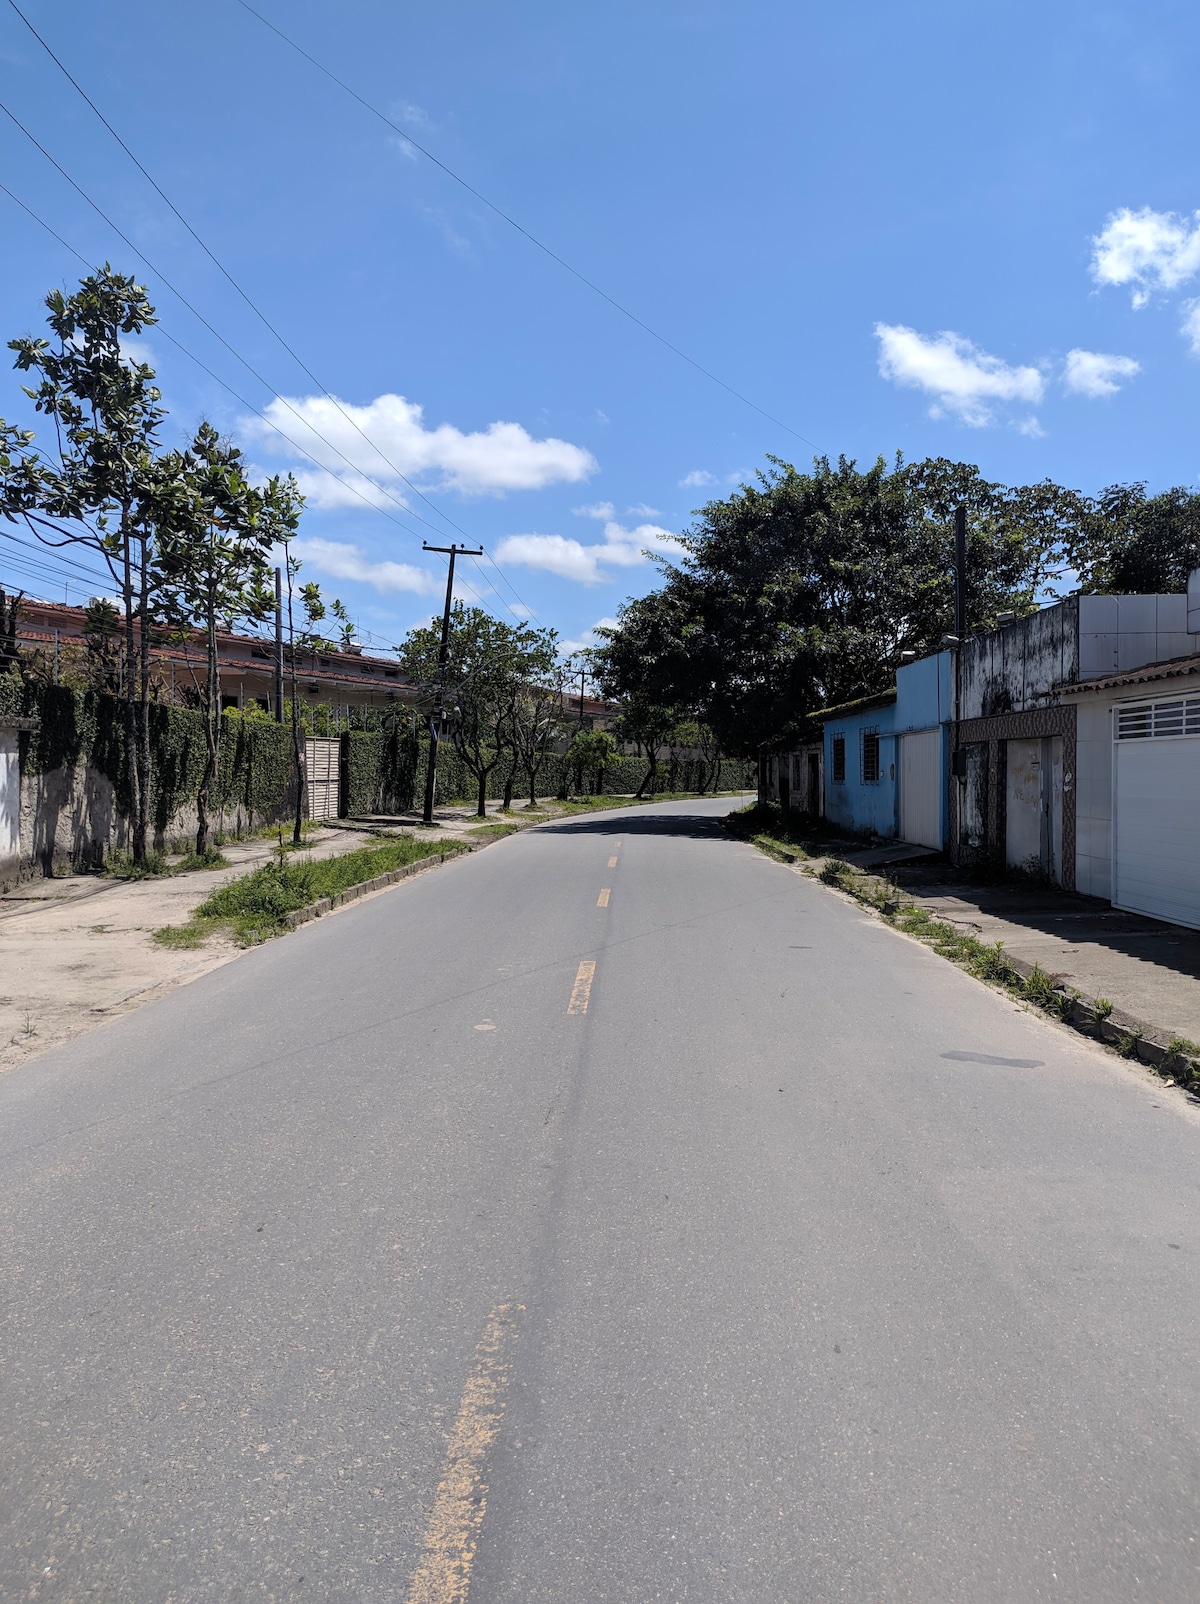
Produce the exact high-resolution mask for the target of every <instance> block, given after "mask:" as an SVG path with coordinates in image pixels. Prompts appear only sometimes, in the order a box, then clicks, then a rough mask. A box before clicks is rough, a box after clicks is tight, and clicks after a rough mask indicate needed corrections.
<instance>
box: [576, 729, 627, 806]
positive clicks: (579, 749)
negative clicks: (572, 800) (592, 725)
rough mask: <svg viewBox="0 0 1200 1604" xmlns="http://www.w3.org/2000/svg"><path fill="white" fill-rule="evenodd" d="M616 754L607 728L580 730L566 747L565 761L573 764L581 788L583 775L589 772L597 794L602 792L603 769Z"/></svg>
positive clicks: (615, 745) (615, 744)
mask: <svg viewBox="0 0 1200 1604" xmlns="http://www.w3.org/2000/svg"><path fill="white" fill-rule="evenodd" d="M616 755H617V743H616V741H615V739H614V738H613V737H612V736H611V735H610V734H609V733H608V731H607V730H580V731H578V733H577V734H576V735H575V737H574V739H573V740H572V742H571V744H570V746H569V747H568V748H567V762H568V763H569V764H573V765H574V767H575V770H576V773H577V774H578V776H579V789H580V790H581V791H582V790H583V777H584V775H585V774H590V775H591V776H592V778H593V780H594V781H595V789H596V792H597V793H598V794H599V795H601V796H602V795H603V794H604V771H605V769H606V768H607V767H608V765H609V764H610V763H611V762H612V761H613V759H614V758H615V757H616Z"/></svg>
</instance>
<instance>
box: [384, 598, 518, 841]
mask: <svg viewBox="0 0 1200 1604" xmlns="http://www.w3.org/2000/svg"><path fill="white" fill-rule="evenodd" d="M531 633H533V632H532V631H530V630H529V629H528V628H527V626H513V625H512V624H506V623H503V622H502V621H501V620H499V619H496V618H492V617H491V615H490V614H488V613H485V612H484V611H483V609H482V608H480V607H464V606H463V605H462V604H461V603H456V604H455V606H454V607H453V609H452V610H451V614H450V637H449V649H448V654H447V659H446V671H445V691H446V703H447V705H448V706H450V707H451V708H452V709H453V711H452V713H451V715H450V718H451V728H450V733H451V738H452V740H453V742H454V747H455V750H456V751H457V752H458V755H459V756H460V757H461V759H462V761H463V763H464V765H465V766H466V768H467V769H468V770H469V771H470V773H471V774H472V775H474V777H475V781H476V786H477V791H478V795H477V803H478V805H477V809H476V811H477V814H478V816H479V818H481V819H482V818H486V816H487V786H488V779H489V777H490V776H491V773H492V771H493V769H495V767H496V765H497V764H498V763H499V762H500V761H501V759H502V758H503V756H504V754H505V752H506V750H508V749H509V748H510V747H511V719H512V710H513V706H514V702H515V700H516V696H517V693H518V691H519V688H520V685H521V681H522V673H523V666H524V655H523V649H522V648H523V642H524V640H525V637H526V636H528V635H529V634H531ZM440 646H441V620H440V619H436V618H435V619H433V620H432V621H431V622H430V623H429V624H427V625H422V626H421V627H419V628H417V629H414V630H410V631H409V633H408V635H407V636H406V637H405V639H404V641H403V642H402V644H401V646H400V661H401V663H402V665H403V667H404V669H405V671H406V672H407V673H408V674H409V676H410V678H412V679H413V680H414V681H415V682H416V683H417V685H418V687H419V688H420V690H421V692H422V694H423V699H424V701H425V703H426V704H427V707H428V708H430V709H431V708H432V707H433V706H434V704H435V703H436V701H437V699H438V690H439V674H438V654H439V649H440Z"/></svg>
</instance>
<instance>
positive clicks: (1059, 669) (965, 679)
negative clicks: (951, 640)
mask: <svg viewBox="0 0 1200 1604" xmlns="http://www.w3.org/2000/svg"><path fill="white" fill-rule="evenodd" d="M961 657H962V669H961V674H962V709H961V713H960V717H962V718H964V719H970V718H993V717H995V716H996V715H997V714H999V713H1020V712H1024V711H1026V710H1027V709H1028V708H1033V707H1044V706H1046V705H1047V704H1048V703H1049V702H1050V700H1051V699H1052V693H1053V690H1054V687H1055V686H1056V685H1062V684H1069V683H1073V682H1074V681H1075V680H1077V679H1078V678H1079V598H1078V597H1076V596H1068V597H1067V598H1066V600H1065V601H1061V602H1057V603H1056V604H1055V605H1054V606H1053V607H1043V608H1042V610H1041V612H1039V613H1032V614H1030V616H1029V617H1028V618H1019V619H1017V621H1016V622H1015V623H1012V624H1005V625H1004V626H1003V627H1002V628H1000V629H993V630H989V632H988V633H987V634H986V635H977V636H975V637H974V638H973V639H971V640H968V641H965V642H964V643H963V646H962V648H961Z"/></svg>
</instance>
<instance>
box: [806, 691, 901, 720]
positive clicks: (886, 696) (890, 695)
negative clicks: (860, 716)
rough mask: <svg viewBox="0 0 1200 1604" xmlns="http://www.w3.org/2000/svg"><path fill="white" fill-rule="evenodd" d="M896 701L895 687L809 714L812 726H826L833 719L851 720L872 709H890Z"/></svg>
mask: <svg viewBox="0 0 1200 1604" xmlns="http://www.w3.org/2000/svg"><path fill="white" fill-rule="evenodd" d="M895 700H896V687H895V686H894V685H893V686H892V688H891V690H890V691H880V692H879V694H878V695H876V696H860V697H859V698H858V699H857V701H854V702H841V703H839V705H838V706H837V707H822V708H820V709H819V710H818V711H817V712H815V713H812V714H810V715H809V716H810V718H811V719H812V721H813V723H814V724H828V723H829V722H830V721H831V720H832V719H835V718H852V717H853V716H854V714H855V713H869V712H870V711H871V709H872V708H874V707H890V706H891V705H892V703H893V702H894V701H895Z"/></svg>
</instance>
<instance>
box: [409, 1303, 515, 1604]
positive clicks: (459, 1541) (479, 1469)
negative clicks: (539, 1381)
mask: <svg viewBox="0 0 1200 1604" xmlns="http://www.w3.org/2000/svg"><path fill="white" fill-rule="evenodd" d="M521 1307H522V1305H520V1304H513V1303H501V1304H498V1305H497V1307H496V1308H494V1309H493V1310H492V1312H491V1313H490V1314H489V1315H488V1319H487V1325H486V1326H485V1327H484V1332H483V1336H482V1338H481V1339H480V1342H479V1346H478V1347H477V1348H476V1349H475V1368H474V1370H473V1371H472V1372H471V1376H470V1379H469V1380H468V1382H467V1385H466V1387H465V1388H464V1390H463V1395H462V1402H461V1403H460V1404H459V1406H458V1415H457V1417H456V1419H455V1421H454V1430H453V1431H452V1432H451V1433H450V1442H449V1445H448V1446H447V1448H446V1463H445V1466H444V1468H443V1470H442V1479H441V1481H440V1482H439V1483H438V1490H437V1497H436V1498H435V1500H434V1504H433V1513H432V1514H431V1515H430V1517H429V1524H428V1525H427V1526H426V1528H425V1543H424V1546H423V1548H422V1550H421V1562H420V1564H419V1565H418V1566H417V1569H416V1571H415V1572H414V1573H413V1579H412V1581H411V1582H410V1583H409V1586H408V1604H466V1599H467V1593H468V1591H469V1589H470V1586H471V1566H472V1565H473V1564H474V1563H475V1548H476V1545H477V1544H478V1542H479V1531H480V1528H481V1527H482V1525H483V1517H484V1513H485V1512H486V1510H487V1495H488V1484H487V1482H486V1481H484V1479H483V1467H484V1460H485V1459H486V1457H487V1452H488V1449H489V1448H490V1447H491V1446H492V1444H493V1443H494V1442H495V1440H496V1437H497V1434H498V1433H499V1431H500V1423H501V1421H502V1420H503V1419H504V1394H505V1389H506V1388H507V1386H508V1378H509V1373H510V1371H511V1369H512V1350H513V1347H514V1345H515V1343H516V1340H517V1320H516V1317H517V1312H518V1310H519V1309H520V1308H521Z"/></svg>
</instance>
